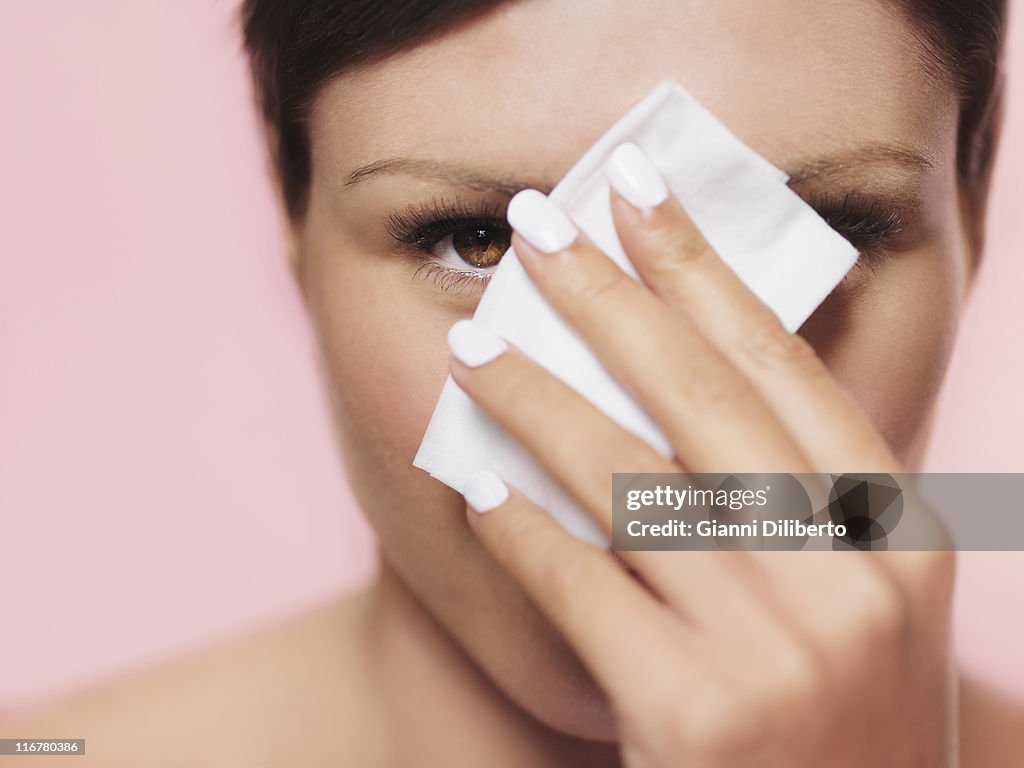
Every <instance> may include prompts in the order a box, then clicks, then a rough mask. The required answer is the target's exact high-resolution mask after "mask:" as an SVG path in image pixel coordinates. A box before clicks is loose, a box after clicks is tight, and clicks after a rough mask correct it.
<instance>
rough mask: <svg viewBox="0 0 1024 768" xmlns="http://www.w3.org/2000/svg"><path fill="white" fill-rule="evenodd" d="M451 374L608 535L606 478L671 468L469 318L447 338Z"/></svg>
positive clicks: (609, 496) (609, 494)
mask: <svg viewBox="0 0 1024 768" xmlns="http://www.w3.org/2000/svg"><path fill="white" fill-rule="evenodd" d="M448 346H449V347H450V348H451V351H452V355H453V357H454V360H453V361H452V367H451V371H452V377H453V378H454V379H455V382H456V383H457V384H458V385H459V387H460V388H462V390H463V391H464V392H466V394H468V395H469V396H470V397H471V398H472V399H473V400H474V402H476V403H477V405H479V406H480V407H481V408H482V409H483V410H484V411H485V412H486V413H487V414H488V415H489V416H490V417H491V418H492V419H494V421H496V422H497V423H498V424H499V425H500V426H501V427H502V428H503V429H504V430H505V431H506V432H508V433H509V434H510V435H512V436H513V437H514V438H516V439H517V440H518V441H519V442H520V443H521V444H522V445H523V447H524V448H526V449H527V450H528V451H529V452H530V453H531V454H532V455H533V456H534V457H535V458H536V459H537V460H538V461H539V462H540V464H541V466H543V467H544V468H545V469H546V470H547V471H548V472H549V473H550V474H551V476H552V477H554V478H555V479H556V480H557V481H558V482H559V483H561V485H562V486H563V487H564V488H565V489H566V490H567V491H568V492H569V493H570V495H572V496H573V497H574V498H575V499H576V500H577V501H579V503H580V504H581V505H582V506H583V508H584V509H585V510H586V511H587V512H588V513H589V514H590V515H591V516H592V517H593V518H594V520H595V521H596V522H597V524H598V525H599V526H600V527H601V529H602V530H603V531H604V532H605V533H606V534H608V535H609V537H610V534H611V529H612V520H611V500H612V475H613V474H614V473H617V472H622V473H626V472H629V473H632V472H655V473H663V472H678V471H679V466H678V465H677V464H675V463H674V462H672V461H670V460H669V459H666V458H665V457H663V456H661V455H659V454H658V453H657V452H656V451H654V450H653V449H652V448H651V447H650V446H649V445H647V443H645V442H644V441H643V440H641V439H640V438H639V437H637V436H636V435H634V434H633V433H631V432H629V431H627V430H625V429H623V428H622V427H620V426H619V425H618V424H616V423H615V422H613V421H612V420H611V419H609V418H608V417H607V416H605V415H604V414H603V413H601V411H599V410H598V409H597V408H596V407H595V406H594V405H593V404H591V403H590V402H588V401H587V400H585V399H584V398H583V397H582V396H580V395H579V393H577V392H575V391H574V390H573V389H571V388H570V387H569V386H568V385H567V384H565V383H564V382H563V381H561V380H560V379H558V378H556V377H555V376H552V375H551V374H550V373H548V372H547V371H545V370H544V369H543V368H541V367H540V366H539V365H537V364H536V363H534V362H533V361H532V360H530V359H528V358H527V357H526V356H524V355H523V354H522V353H521V352H519V351H518V350H516V349H514V348H510V347H509V345H508V344H507V343H506V342H505V341H504V340H503V339H501V338H499V337H498V336H496V335H495V334H493V333H491V332H490V331H489V330H487V329H486V328H484V327H483V326H482V325H480V324H479V323H475V322H474V321H472V320H460V321H459V322H457V323H455V325H453V326H452V328H451V330H450V331H449V333H448Z"/></svg>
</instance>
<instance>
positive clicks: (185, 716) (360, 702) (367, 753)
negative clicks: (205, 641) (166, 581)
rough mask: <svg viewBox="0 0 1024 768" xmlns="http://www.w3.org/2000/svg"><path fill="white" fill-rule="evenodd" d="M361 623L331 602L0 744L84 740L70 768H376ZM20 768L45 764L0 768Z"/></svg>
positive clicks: (27, 721) (108, 692)
mask: <svg viewBox="0 0 1024 768" xmlns="http://www.w3.org/2000/svg"><path fill="white" fill-rule="evenodd" d="M364 611H365V598H364V597H363V596H362V595H361V594H356V595H352V596H349V597H346V598H343V599H338V600H336V601H333V602H331V603H329V604H327V605H325V606H322V607H320V608H318V609H316V610H314V611H310V612H307V613H305V614H302V615H299V616H296V617H293V618H291V619H288V620H285V621H282V622H279V623H277V624H274V625H272V626H268V627H265V628H262V629H259V630H256V631H254V632H249V633H247V634H245V635H243V636H241V637H239V638H237V639H235V640H232V641H230V642H226V643H223V644H220V645H218V646H216V647H213V648H209V649H206V650H203V651H201V652H198V653H193V654H189V655H188V656H185V657H182V658H180V659H176V660H173V661H170V662H167V663H164V664H161V665H159V666H156V667H153V668H150V669H146V670H143V671H140V672H136V673H132V674H129V675H125V676H123V677H120V678H118V679H115V680H112V681H109V682H106V683H103V684H102V685H98V686H95V687H92V688H90V689H88V690H85V691H81V692H80V693H77V694H75V695H74V696H71V697H68V698H66V699H64V700H62V701H59V702H55V703H53V704H52V705H50V706H47V707H45V708H43V709H41V710H39V711H37V712H34V713H31V714H29V715H25V716H22V717H20V718H16V719H15V722H10V723H3V724H0V736H3V737H8V738H20V737H30V738H39V737H46V738H51V737H53V738H56V737H60V738H84V739H86V747H87V753H86V755H85V757H83V758H81V759H77V758H76V759H75V760H74V763H75V766H78V768H87V767H88V766H90V765H96V766H103V767H104V768H119V767H120V766H129V765H130V766H133V768H141V767H146V766H154V767H155V766H160V767H161V768H163V767H164V766H167V768H170V767H171V766H185V765H188V766H206V765H210V766H214V765H217V766H223V765H251V766H260V768H292V766H300V765H310V764H316V763H320V764H331V762H334V763H335V764H346V763H348V764H352V763H353V762H355V763H356V764H363V765H373V764H377V763H379V762H380V760H378V759H377V756H375V755H374V754H372V753H373V751H374V750H375V749H377V748H378V747H377V745H379V744H382V743H384V741H383V740H382V739H380V738H378V736H377V732H378V731H379V729H380V727H381V726H380V720H379V718H378V717H377V712H379V709H378V707H377V706H376V704H375V700H374V686H373V685H372V683H371V681H370V678H369V672H368V671H367V665H366V664H365V663H364V659H363V658H362V649H363V648H364V647H365V640H366V638H364V637H361V633H363V627H364V626H365V622H364V621H363V620H362V614H363V612H364ZM314 756H315V759H313V758H314ZM54 759H55V760H56V758H54ZM67 760H68V758H67V757H62V758H60V761H61V762H60V763H59V764H60V765H61V766H64V768H67ZM5 761H6V762H5ZM22 762H24V763H27V765H28V768H46V767H47V765H48V763H49V762H52V761H47V760H46V759H45V758H41V757H38V756H33V757H32V758H30V759H29V758H26V759H24V760H20V761H19V760H17V759H15V758H0V766H3V767H4V768H5V767H6V766H7V765H10V766H12V768H13V766H15V765H18V764H20V763H22Z"/></svg>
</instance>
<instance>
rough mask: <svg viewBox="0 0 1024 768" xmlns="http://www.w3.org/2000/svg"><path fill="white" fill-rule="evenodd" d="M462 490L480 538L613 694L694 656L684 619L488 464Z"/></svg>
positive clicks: (685, 663)
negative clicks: (530, 499) (560, 524)
mask: <svg viewBox="0 0 1024 768" xmlns="http://www.w3.org/2000/svg"><path fill="white" fill-rule="evenodd" d="M463 492H464V494H465V497H466V502H467V504H468V506H469V512H468V518H469V524H470V527H471V528H472V530H473V531H474V533H475V534H476V535H477V537H478V538H479V539H480V541H481V543H482V544H483V545H484V547H485V548H486V549H487V551H488V552H489V553H490V555H491V556H492V557H494V559H495V560H497V561H498V563H500V564H501V565H502V566H503V567H504V568H505V569H506V570H507V571H508V572H509V573H510V574H511V575H512V576H513V578H515V579H516V581H517V582H518V583H519V584H521V585H522V587H523V589H524V590H525V591H526V593H527V594H528V595H529V596H530V598H531V599H532V600H533V602H534V603H535V604H536V605H537V607H538V608H539V609H540V611H541V612H542V613H543V614H544V615H545V616H546V617H547V618H548V620H549V621H550V622H551V623H552V624H553V625H554V626H555V627H556V628H557V629H558V630H559V632H560V633H561V634H562V635H563V636H564V637H565V639H566V641H567V642H568V643H569V644H570V645H571V646H572V647H573V648H574V649H575V651H576V652H577V653H578V655H579V657H580V659H581V660H582V662H583V663H584V665H585V666H586V667H587V668H588V669H589V670H590V672H591V674H592V675H593V676H594V678H595V680H597V682H598V684H599V685H600V686H601V687H602V688H603V689H604V690H605V691H606V692H608V693H609V694H610V695H611V696H612V697H613V698H614V697H615V696H616V695H617V694H618V693H619V692H621V691H623V690H628V689H629V688H632V687H635V686H638V685H641V686H642V685H644V684H645V682H644V681H653V680H657V679H659V678H660V677H663V676H664V675H665V674H666V672H667V671H669V670H678V671H679V672H680V673H681V674H685V673H686V669H687V667H688V666H690V665H692V664H693V663H694V662H693V661H692V659H693V658H694V656H693V654H694V653H695V652H696V651H695V649H692V648H690V645H691V642H690V639H689V635H688V632H687V631H686V630H685V627H684V626H683V625H682V624H680V623H679V622H678V621H677V620H676V619H675V618H674V617H672V616H671V614H670V613H669V612H668V609H667V608H665V607H664V606H663V605H661V604H660V603H658V602H657V600H655V599H654V598H653V597H652V596H651V595H650V594H649V593H648V592H647V591H646V590H644V589H643V587H642V586H641V585H640V584H639V583H638V582H637V581H635V580H634V579H633V578H631V577H630V576H629V575H627V573H626V571H625V570H624V569H623V568H622V567H621V566H620V565H618V564H617V563H616V562H615V561H614V560H613V558H612V557H611V555H610V554H609V553H607V552H602V551H601V550H599V549H597V548H595V547H593V546H591V545H589V544H586V543H584V542H582V541H579V540H577V539H574V538H573V537H572V536H570V535H569V534H568V533H566V532H565V531H564V530H563V529H562V528H561V526H559V525H558V523H556V522H555V521H554V520H553V519H552V518H551V517H550V516H549V515H548V514H547V513H546V512H544V511H543V510H542V509H540V508H539V507H537V506H536V505H535V504H533V503H532V502H530V501H529V500H528V499H527V498H526V497H524V496H522V495H521V494H519V493H516V492H510V490H509V489H508V487H507V486H506V485H505V484H504V483H503V482H502V481H501V479H500V478H499V477H498V476H497V475H495V474H494V473H493V472H490V471H487V470H483V471H481V472H477V473H476V474H475V475H473V476H471V477H470V478H469V480H468V481H467V482H466V484H465V487H464V488H463Z"/></svg>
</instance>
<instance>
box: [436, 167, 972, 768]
mask: <svg viewBox="0 0 1024 768" xmlns="http://www.w3.org/2000/svg"><path fill="white" fill-rule="evenodd" d="M609 175H610V178H611V179H612V182H613V187H614V189H615V191H613V194H612V201H611V202H612V211H613V215H614V219H615V224H616V228H617V231H618V233H619V238H620V240H621V241H622V244H623V246H624V248H625V250H626V252H627V254H628V255H629V258H630V260H631V261H632V263H633V264H634V265H635V267H636V269H637V271H638V272H639V273H640V276H641V278H642V281H643V282H637V281H635V280H633V279H632V278H630V277H629V276H627V275H626V274H625V273H624V272H622V271H621V270H620V269H619V268H618V267H617V266H616V265H615V264H614V263H612V262H611V261H610V260H609V259H608V258H607V257H606V256H605V255H604V254H603V253H601V252H600V251H599V250H598V249H597V248H595V247H594V246H593V245H592V244H591V243H590V242H589V241H588V240H587V238H586V237H585V236H584V235H582V234H581V233H578V232H577V231H576V229H575V227H574V226H573V225H572V223H571V222H570V221H569V219H568V218H567V217H566V216H565V215H564V214H563V213H562V212H561V211H560V210H559V209H558V208H557V207H555V206H554V205H553V204H552V203H551V202H550V201H548V200H547V199H546V198H545V197H543V196H542V195H541V194H540V193H538V192H526V193H521V194H522V197H519V198H518V199H517V200H514V201H513V204H512V205H511V206H510V209H509V220H510V222H511V223H512V225H513V227H514V228H515V230H516V233H515V235H514V238H513V244H514V247H515V251H516V253H517V255H518V257H519V259H520V260H521V262H522V264H523V266H524V268H525V269H526V271H527V272H528V273H529V275H530V277H531V278H532V280H533V281H534V282H535V283H536V285H537V286H538V287H539V289H540V290H541V291H542V292H543V293H544V295H545V296H546V297H547V299H548V301H549V302H551V304H552V305H553V306H554V307H555V308H556V309H557V310H558V311H559V312H560V313H561V315H562V317H563V318H565V320H566V321H567V322H569V323H570V324H572V325H573V326H574V327H575V328H576V329H577V330H578V332H579V333H580V334H581V336H582V338H583V339H584V340H585V341H586V342H587V344H588V345H589V346H590V347H591V348H592V349H593V351H594V353H595V354H596V355H598V357H599V358H600V359H601V360H602V362H603V363H604V365H605V366H606V367H607V368H608V369H609V370H610V371H611V372H612V373H613V375H614V376H616V377H617V379H618V380H619V381H620V382H622V383H623V384H624V386H626V387H627V388H628V389H629V390H630V391H631V392H632V393H633V395H634V396H635V397H636V398H637V399H638V400H639V401H640V402H641V403H642V404H643V405H644V406H645V407H646V408H647V410H648V412H649V413H650V414H651V415H652V416H653V417H654V418H655V419H656V420H657V421H658V422H659V424H660V426H661V427H662V429H663V431H664V432H665V434H666V435H667V437H668V438H669V440H670V442H671V444H672V446H673V448H674V450H675V455H676V457H677V458H678V461H671V460H668V459H665V458H663V457H662V456H660V455H658V454H657V453H656V452H654V451H653V450H652V449H651V448H649V447H648V446H647V445H646V444H645V443H644V442H643V441H641V440H640V439H639V438H637V437H635V436H633V435H632V434H630V433H628V432H626V431H625V430H623V429H622V428H620V427H619V426H617V425H616V424H615V423H614V422H612V421H611V420H609V419H608V418H607V417H605V416H604V415H603V414H602V413H600V412H599V411H598V410H597V409H596V408H594V407H593V406H592V405H590V404H589V403H588V402H587V401H585V400H584V399H583V398H581V397H580V396H579V395H577V394H576V393H575V392H574V391H572V390H571V389H569V388H568V387H567V386H566V385H564V384H563V383H562V382H561V381H559V380H558V379H556V378H554V377H553V376H551V375H549V374H548V373H547V372H545V371H544V370H543V369H541V368H540V367H538V366H537V365H536V364H534V363H532V362H531V361H530V360H529V359H528V358H526V357H525V356H524V355H522V354H521V353H519V352H517V351H516V350H515V349H511V348H509V347H508V345H507V344H506V343H505V342H503V341H502V340H501V339H498V338H497V337H494V336H492V335H489V334H488V332H487V331H485V330H484V329H482V328H480V327H479V326H467V325H465V324H464V323H463V324H459V325H458V326H457V327H456V328H454V329H453V332H452V334H451V335H450V337H449V340H450V344H451V347H452V351H453V353H454V355H455V358H454V359H453V361H452V374H453V376H454V378H455V380H456V381H457V382H458V384H459V386H460V387H462V389H464V390H465V391H466V392H467V393H468V394H469V395H470V396H471V397H472V398H473V399H474V400H475V401H476V402H477V403H478V404H479V405H480V406H481V407H482V408H483V409H484V410H485V411H486V412H487V413H488V414H490V416H491V417H492V418H493V419H495V420H496V421H497V422H498V423H499V424H501V425H502V426H503V427H504V428H505V429H506V430H507V431H508V432H509V433H510V434H512V435H514V436H515V437H516V438H517V439H518V440H519V441H521V442H522V443H523V445H524V446H526V448H527V449H529V450H530V451H531V452H532V453H533V455H534V456H535V457H536V458H537V460H538V461H540V462H541V463H542V465H543V466H544V467H545V468H546V469H547V470H548V471H549V472H550V473H551V474H552V475H553V476H554V477H555V478H557V479H558V480H559V482H560V483H561V484H562V485H563V486H564V487H565V488H566V489H567V490H568V491H569V492H570V493H571V494H572V495H573V496H574V497H575V498H576V499H577V500H578V501H579V503H580V504H581V505H582V506H583V507H584V508H585V509H586V510H587V511H588V513H589V514H590V515H592V516H593V518H594V519H595V520H596V521H597V522H598V524H599V525H601V526H602V528H603V529H604V530H605V531H606V533H607V532H610V530H611V515H610V511H609V507H610V499H611V498H612V495H611V494H612V489H611V480H612V474H613V473H614V472H679V471H683V467H685V468H686V470H687V471H691V472H728V473H732V472H790V473H797V472H829V471H837V470H839V471H850V472H885V473H895V472H898V471H900V470H899V466H898V463H897V461H896V460H895V458H894V457H893V456H892V454H891V452H890V451H889V449H888V447H887V446H886V444H885V442H884V440H883V439H882V438H881V437H880V436H879V435H878V434H877V433H876V431H875V430H874V428H873V427H872V425H871V424H869V423H868V422H867V421H866V419H865V418H864V417H863V416H862V415H861V413H860V412H859V411H858V409H857V407H856V406H855V404H854V403H853V402H852V401H851V400H850V399H849V397H848V396H847V395H846V393H845V392H844V391H843V389H842V388H841V387H840V385H839V384H838V383H837V382H836V381H835V380H834V379H833V377H832V376H831V375H830V373H829V371H828V370H827V368H826V367H825V365H824V364H823V363H822V362H821V360H820V359H819V358H818V357H817V356H816V354H815V353H814V351H813V349H812V348H811V347H810V346H809V345H808V344H807V343H806V342H805V341H804V340H803V339H802V338H800V337H799V336H796V335H791V334H789V333H787V332H786V331H785V330H784V329H783V328H782V326H781V325H780V323H779V322H778V320H777V319H776V317H775V316H774V314H773V313H772V312H771V311H770V310H769V309H768V308H767V307H765V306H764V305H763V304H762V303H761V302H760V301H759V300H758V299H757V298H756V297H755V296H754V295H753V294H752V293H750V291H749V290H748V289H747V288H746V287H745V286H744V285H743V283H742V282H741V281H740V280H739V279H738V278H737V277H736V276H735V274H733V272H732V271H731V270H730V269H729V268H728V267H727V266H726V265H725V264H724V263H723V262H722V261H721V260H720V259H719V258H718V256H717V255H716V254H715V253H714V251H713V250H712V249H711V248H710V247H709V245H708V244H707V243H706V242H705V241H704V239H703V238H702V237H701V235H700V233H699V232H698V230H697V229H696V227H695V226H694V224H693V223H692V222H691V221H690V219H689V218H688V216H687V215H686V213H685V211H684V210H683V208H682V206H681V205H680V204H679V202H678V201H677V200H675V199H674V198H672V197H671V196H670V195H669V194H668V191H667V189H666V188H665V185H664V182H662V181H661V179H660V177H659V176H658V174H657V172H656V171H655V170H654V168H653V166H651V165H650V163H649V161H647V160H646V158H644V157H643V155H642V154H641V153H639V152H638V151H636V149H635V148H629V149H626V150H620V151H619V152H617V153H616V157H615V158H614V159H613V165H612V166H611V170H610V174H609ZM465 491H466V499H467V502H468V503H469V506H470V512H469V514H468V517H469V520H470V525H471V527H472V528H473V530H474V531H475V532H476V534H477V535H478V536H479V538H480V540H481V541H482V542H483V544H484V546H485V547H487V549H488V550H489V551H490V552H491V554H492V555H493V556H494V557H495V558H496V559H497V560H498V561H499V562H500V563H501V564H503V566H504V567H505V568H507V569H508V570H509V572H510V573H511V574H512V575H513V576H514V577H515V578H516V579H517V580H518V581H519V582H520V583H521V584H522V586H523V587H524V588H525V590H526V591H527V592H528V593H529V594H530V596H531V597H532V599H533V600H534V602H535V603H536V604H537V605H538V606H539V608H540V609H541V610H542V611H543V612H544V613H545V614H546V615H547V617H548V618H549V620H550V621H551V622H552V623H553V624H554V625H555V626H556V627H558V629H559V630H560V631H561V632H562V634H563V635H564V636H565V637H566V639H567V641H568V642H569V643H570V644H571V645H572V646H573V647H574V649H575V651H576V653H577V654H578V655H579V657H580V658H581V659H582V661H583V662H584V664H586V666H587V667H588V669H589V670H590V672H591V674H592V675H593V676H594V678H595V680H596V681H597V682H598V684H599V685H600V686H601V687H602V688H603V689H604V690H605V692H606V693H607V695H608V697H609V700H610V702H611V704H612V706H613V707H614V710H615V713H616V716H617V721H618V723H619V731H620V732H619V739H620V743H621V750H622V756H623V759H624V762H625V763H626V764H627V765H629V766H632V767H633V768H667V767H668V766H679V765H687V766H699V767H717V766H723V767H724V766H730V767H732V766H739V765H742V766H755V765H756V766H772V767H775V766H778V767H779V768H782V767H783V766H785V768H801V767H803V766H807V767H808V768H810V767H811V766H813V767H814V768H820V767H821V766H840V767H845V766H850V767H851V768H852V767H853V766H856V767H857V768H863V767H864V766H900V767H902V766H929V767H931V766H953V765H956V764H957V757H956V729H955V726H954V718H955V708H956V707H955V684H954V680H955V678H954V676H953V674H952V665H951V662H950V651H949V646H948V626H949V613H950V600H951V597H950V596H951V590H952V582H953V557H952V554H951V553H950V552H844V553H833V552H685V553H683V552H646V551H641V552H623V553H621V556H622V558H623V559H624V560H625V561H626V562H627V563H628V565H629V566H630V567H631V568H632V569H633V570H634V571H635V572H636V574H637V575H638V576H639V579H637V578H634V577H633V576H631V575H629V574H628V573H627V571H626V570H625V569H623V568H622V567H620V565H619V564H617V563H616V562H615V560H614V559H613V558H612V557H611V556H610V555H609V553H607V552H604V551H601V550H599V549H597V548H595V547H592V546H590V545H588V544H585V543H583V542H580V541H577V540H576V539H574V538H572V537H571V536H569V535H568V534H566V533H565V532H564V531H563V530H562V529H561V527H560V526H559V525H558V524H557V523H556V522H554V521H553V520H552V519H551V518H550V517H549V516H548V515H547V514H546V513H545V512H544V511H543V510H541V509H539V508H537V507H536V506H535V505H533V504H532V503H531V502H530V501H529V500H527V499H526V498H525V497H524V496H523V495H521V494H519V493H517V492H515V490H514V489H513V490H511V491H510V490H509V489H507V488H506V487H505V485H504V484H503V483H502V482H501V480H500V479H499V478H497V477H496V476H494V475H493V474H491V473H480V474H478V475H476V476H474V478H472V479H471V481H470V482H469V483H468V484H467V487H466V489H465Z"/></svg>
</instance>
